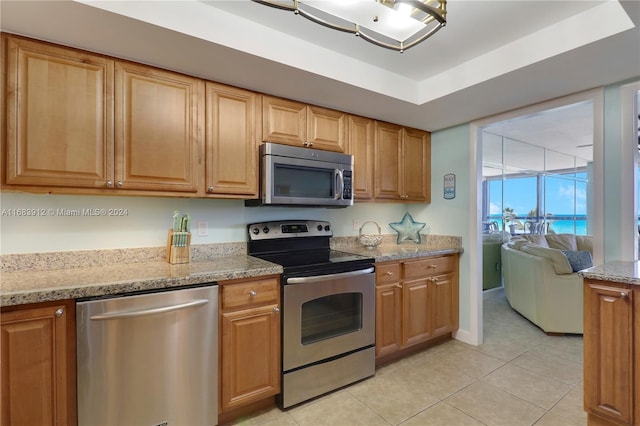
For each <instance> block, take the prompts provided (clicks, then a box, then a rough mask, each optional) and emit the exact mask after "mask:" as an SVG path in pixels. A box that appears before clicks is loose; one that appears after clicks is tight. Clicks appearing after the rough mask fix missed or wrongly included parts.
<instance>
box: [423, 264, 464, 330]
mask: <svg viewBox="0 0 640 426" xmlns="http://www.w3.org/2000/svg"><path fill="white" fill-rule="evenodd" d="M456 281H457V280H456V279H455V274H454V273H453V272H452V273H448V274H444V275H438V276H435V277H433V278H431V283H432V298H431V304H430V308H431V312H433V327H434V329H433V335H434V336H441V335H443V334H447V333H450V332H452V331H453V330H456V329H457V328H458V309H457V307H458V292H457V291H456V289H457V287H458V286H457V285H455V283H456Z"/></svg>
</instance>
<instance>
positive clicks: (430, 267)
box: [427, 265, 437, 269]
mask: <svg viewBox="0 0 640 426" xmlns="http://www.w3.org/2000/svg"><path fill="white" fill-rule="evenodd" d="M436 268H437V266H436V265H429V266H427V269H436Z"/></svg>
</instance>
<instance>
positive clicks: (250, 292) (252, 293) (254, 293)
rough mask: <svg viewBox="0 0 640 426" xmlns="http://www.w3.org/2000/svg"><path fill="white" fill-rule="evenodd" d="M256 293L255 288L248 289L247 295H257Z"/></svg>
mask: <svg viewBox="0 0 640 426" xmlns="http://www.w3.org/2000/svg"><path fill="white" fill-rule="evenodd" d="M257 294H258V293H256V292H255V290H250V291H249V296H251V297H254V296H255V295H257Z"/></svg>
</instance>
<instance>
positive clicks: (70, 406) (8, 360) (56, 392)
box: [0, 300, 76, 426]
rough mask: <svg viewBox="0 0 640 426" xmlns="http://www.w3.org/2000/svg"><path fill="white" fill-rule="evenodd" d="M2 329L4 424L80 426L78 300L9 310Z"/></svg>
mask: <svg viewBox="0 0 640 426" xmlns="http://www.w3.org/2000/svg"><path fill="white" fill-rule="evenodd" d="M0 325H1V336H2V338H1V342H0V348H1V349H0V370H1V378H2V381H1V382H2V387H1V389H0V394H1V395H2V404H1V407H2V409H1V417H0V424H2V425H7V426H9V425H34V426H43V425H74V424H76V390H75V389H76V384H75V377H76V374H75V365H76V362H75V341H76V339H75V301H73V300H66V301H59V302H55V303H42V304H32V305H24V306H20V307H15V308H14V307H11V308H3V309H2V314H1V316H0Z"/></svg>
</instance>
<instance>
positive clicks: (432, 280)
mask: <svg viewBox="0 0 640 426" xmlns="http://www.w3.org/2000/svg"><path fill="white" fill-rule="evenodd" d="M438 281H440V280H439V279H438V277H434V278H431V282H434V283H437V282H438Z"/></svg>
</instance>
